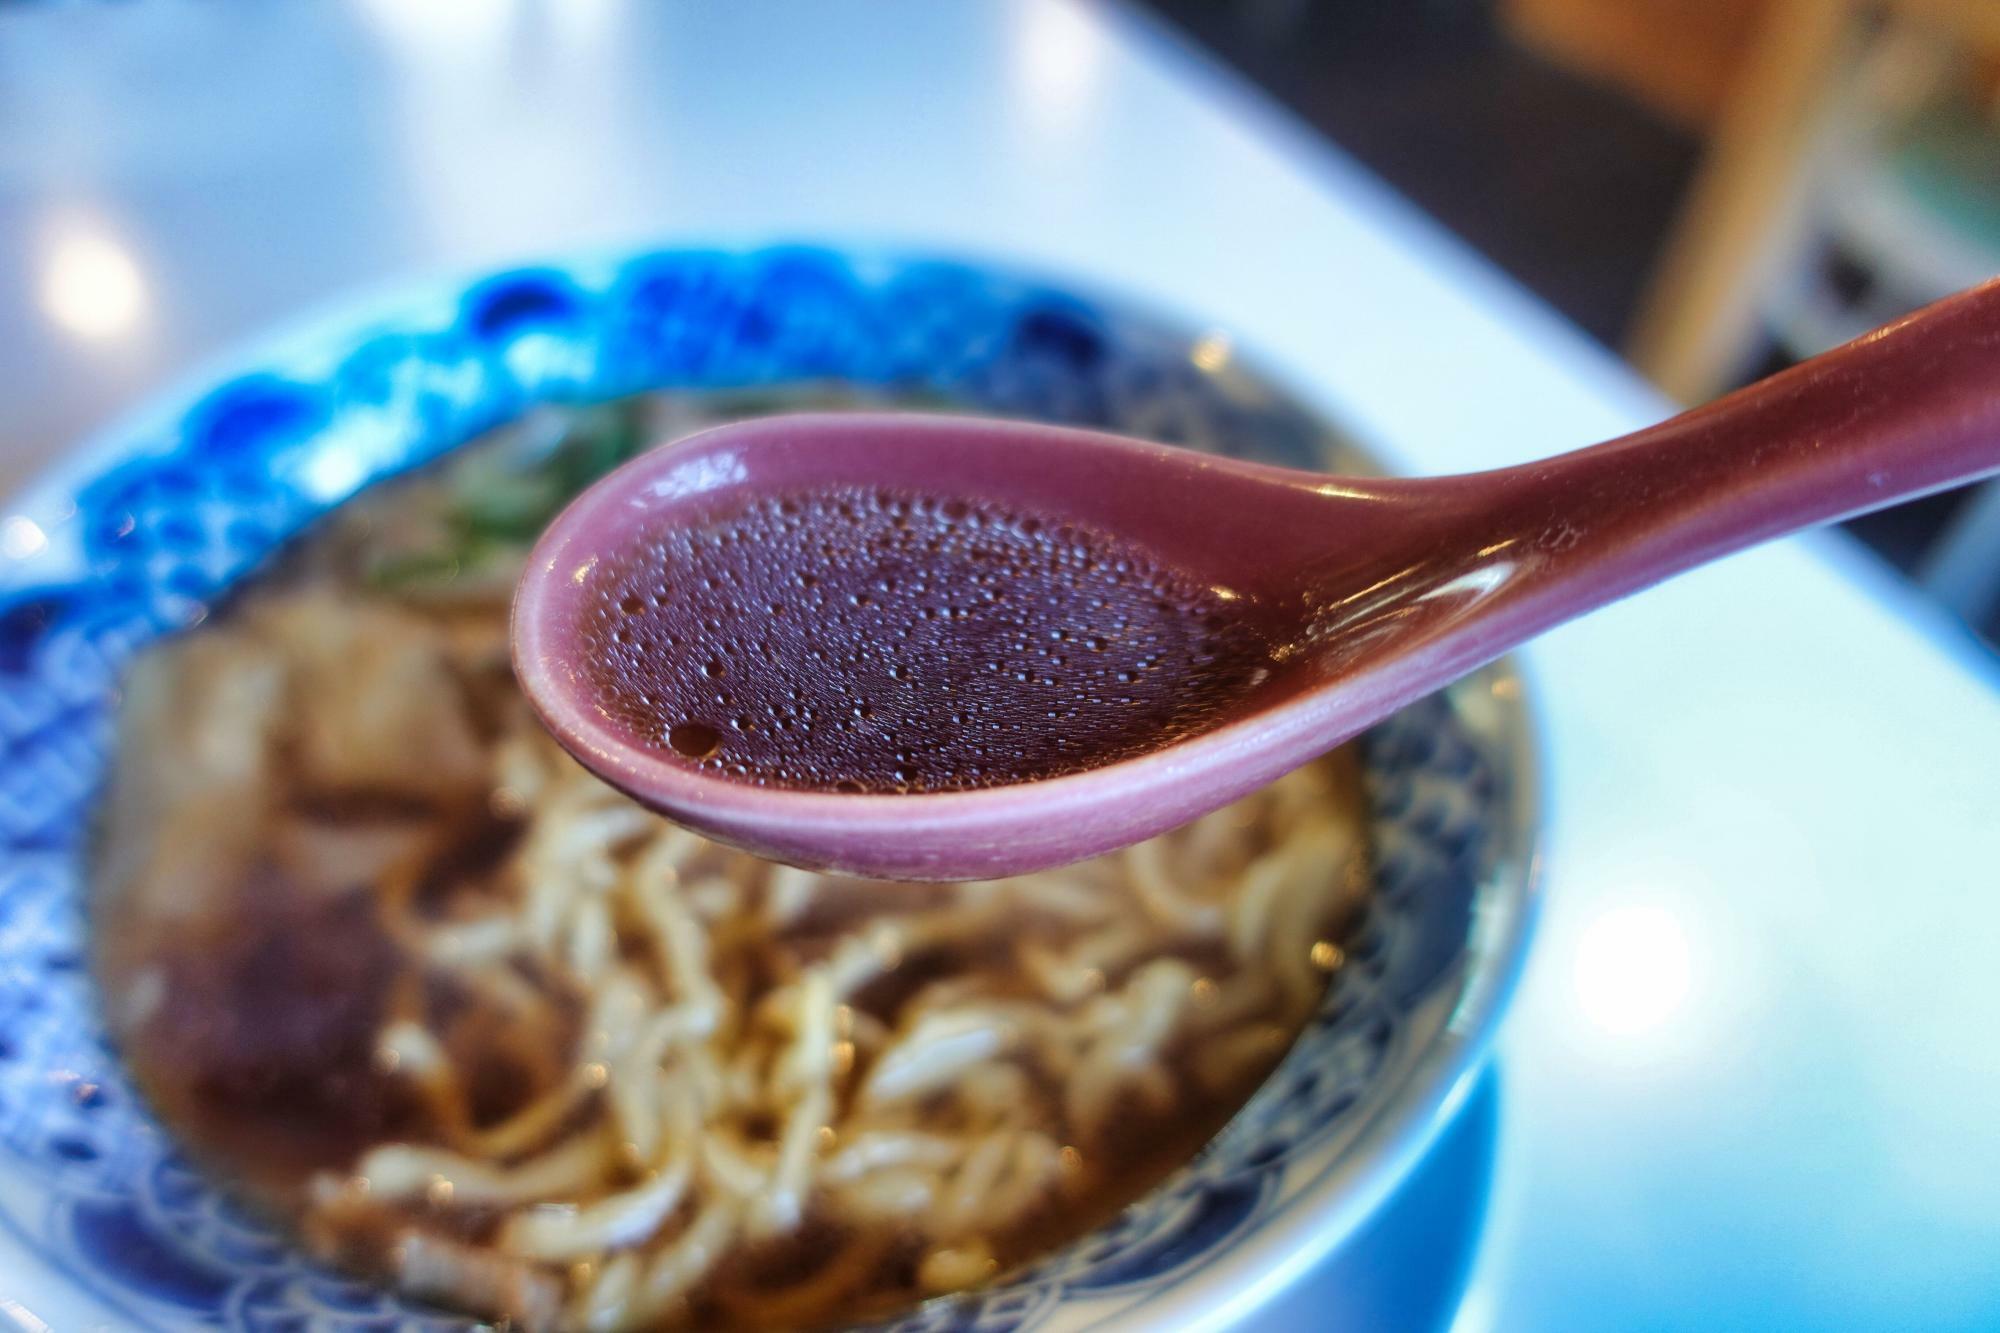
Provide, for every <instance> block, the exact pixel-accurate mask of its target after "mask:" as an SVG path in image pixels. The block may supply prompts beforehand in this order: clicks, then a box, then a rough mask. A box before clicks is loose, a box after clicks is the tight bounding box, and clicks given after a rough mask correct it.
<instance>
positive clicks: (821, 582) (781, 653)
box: [582, 487, 1272, 792]
mask: <svg viewBox="0 0 2000 1333" xmlns="http://www.w3.org/2000/svg"><path fill="white" fill-rule="evenodd" d="M593 577H594V579H595V587H594V590H593V597H592V601H591V606H590V609H589V610H588V611H587V612H586V616H585V620H584V623H583V627H582V628H583V645H584V649H585V652H584V660H585V663H586V670H587V671H588V672H589V673H590V676H591V682H592V685H593V687H594V689H595V692H596V701H597V704H598V706H599V707H600V708H601V709H602V710H603V712H604V714H605V715H606V716H607V717H609V718H611V719H613V720H614V721H615V722H617V723H618V724H619V725H620V726H622V727H623V728H624V729H625V730H626V731H627V732H628V733H629V734H630V735H631V736H632V737H633V738H634V739H636V740H638V741H640V742H642V743H644V744H647V745H651V746H653V747H656V748H658V749H660V750H662V751H666V752H671V753H674V754H677V755H679V756H680V757H681V758H683V759H685V760H686V761H687V762H689V763H691V764H696V765H699V766H701V767H703V768H705V769H708V770H711V771H715V772H719V773H723V774H727V775H730V776H734V777H737V778H740V779H741V780H743V781H746V782H749V783H754V784H756V785H760V786H776V787H787V788H795V789H817V790H831V791H845V792H905V791H951V790H961V789H966V788H975V787H987V786H997V785H1002V784H1007V783H1015V782H1028V781H1033V780H1036V779H1040V778H1049V777H1057V776H1061V775H1063V774H1065V773H1073V772H1078V771H1081V770H1084V769H1089V768H1095V767H1098V766H1100V765H1103V764H1108V763H1113V762H1115V761H1117V760H1120V759H1124V758H1129V757H1131V756H1134V755H1137V754H1140V753H1143V752H1146V751H1149V750H1153V749H1156V748H1158V747H1160V746H1162V745H1166V744H1171V743H1172V742H1174V741H1176V740H1178V739H1181V738H1183V737H1186V736H1189V735H1192V734H1195V733H1198V732H1201V731H1204V730H1207V729H1208V728H1210V727H1212V726H1214V725H1216V724H1217V723H1218V722H1220V721H1221V720H1223V719H1224V718H1226V717H1227V716H1228V715H1229V714H1230V713H1231V712H1232V710H1233V709H1234V708H1235V706H1237V705H1238V704H1239V703H1240V701H1241V700H1242V699H1243V698H1244V697H1245V696H1246V695H1247V694H1249V693H1250V692H1251V691H1252V690H1254V689H1255V688H1256V687H1257V686H1258V685H1259V684H1261V683H1262V682H1263V681H1264V680H1265V679H1266V678H1267V677H1268V675H1269V674H1270V670H1271V660H1272V639H1271V636H1270V635H1269V634H1267V633H1266V632H1265V630H1264V628H1263V625H1262V624H1261V619H1262V618H1261V616H1260V608H1258V607H1257V606H1256V605H1255V604H1254V603H1253V602H1251V601H1249V600H1248V599H1245V598H1243V597H1241V596H1239V595H1237V594H1235V593H1233V592H1232V591H1231V590H1229V589H1226V588H1212V587H1207V586H1204V585H1202V584H1200V583H1198V582H1196V581H1194V580H1192V579H1190V578H1188V577H1186V576H1185V575H1182V574H1181V573H1179V572H1178V571H1176V570H1174V569H1171V568H1169V567H1167V566H1165V565H1164V564H1163V563H1161V562H1160V561H1158V560H1156V559H1154V558H1152V557H1151V556H1150V555H1149V554H1148V553H1147V552H1146V551H1145V550H1143V549H1141V548H1140V547H1138V546H1136V545H1134V544H1132V543H1131V542H1129V541H1125V540H1123V539H1120V538H1117V537H1113V536H1110V535H1108V534H1105V533H1102V532H1098V531H1094V530H1092V529H1090V528H1087V527H1085V526H1082V525H1079V524H1075V523H1070V522H1065V521H1063V520H1062V519H1061V518H1060V517H1057V516H1051V515H1045V514H1037V513H1024V512H1018V511H1014V510H1010V509H1006V508H1003V507H1000V506H996V505H992V504H987V503H981V502H979V501H976V500H972V499H967V498H963V497H956V496H936V495H925V494H918V493H910V492H900V491H889V490H876V489H867V488H858V487H829V488H823V489H813V490H805V491H799V492H796V493H791V494H784V495H777V496H771V497H765V498H763V499H760V500H758V501H756V502H754V503H752V504H751V505H750V506H748V507H747V508H744V509H742V510H740V511H738V512H735V513H733V514H730V515H728V516H726V517H723V518H719V519H715V520H712V521H709V522H706V523H703V524H700V525H698V526H687V527H677V528H673V529H670V530H668V531H665V532H662V533H658V534H653V535H650V536H649V537H648V538H646V539H645V540H643V541H640V542H638V543H635V544H634V545H632V546H630V547H628V548H627V549H625V550H623V551H620V552H617V553H616V554H614V556H613V557H612V558H610V559H609V560H607V561H605V562H603V564H601V565H600V567H599V568H598V570H597V571H596V572H595V574H594V576H593Z"/></svg>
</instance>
